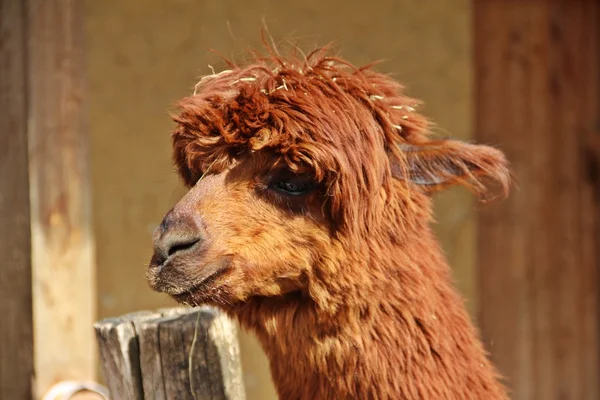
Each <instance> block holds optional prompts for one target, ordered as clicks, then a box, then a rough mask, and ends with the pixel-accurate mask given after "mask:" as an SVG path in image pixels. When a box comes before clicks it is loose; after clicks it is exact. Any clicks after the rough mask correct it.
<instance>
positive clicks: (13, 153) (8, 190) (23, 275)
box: [0, 0, 33, 399]
mask: <svg viewBox="0 0 600 400" xmlns="http://www.w3.org/2000/svg"><path fill="white" fill-rule="evenodd" d="M26 19H27V15H26V8H25V7H24V4H23V2H22V1H19V0H1V1H0V255H1V256H0V257H1V259H2V261H0V315H2V322H0V399H28V398H30V397H31V380H32V378H33V315H32V312H33V311H32V300H31V235H30V228H29V219H30V216H29V177H28V158H27V71H26V65H27V47H26V46H27V23H26Z"/></svg>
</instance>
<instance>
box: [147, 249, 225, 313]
mask: <svg viewBox="0 0 600 400" xmlns="http://www.w3.org/2000/svg"><path fill="white" fill-rule="evenodd" d="M231 260H232V256H223V257H219V258H218V259H217V260H214V261H212V262H209V263H207V264H205V265H204V266H202V267H200V268H199V269H198V267H196V266H195V267H194V268H193V269H192V268H190V269H189V271H192V270H196V271H197V272H196V273H194V276H193V277H190V276H186V275H188V274H186V271H185V270H184V271H181V270H180V271H178V272H177V273H175V274H173V275H172V276H170V277H168V276H164V277H158V276H156V277H155V278H154V279H151V286H152V287H153V289H154V290H156V291H159V292H164V293H166V294H168V295H170V296H171V297H173V298H174V299H175V300H176V301H178V302H180V303H186V302H188V301H187V300H188V299H190V298H192V297H196V296H198V295H200V294H201V293H202V292H204V291H206V290H208V289H209V288H210V287H211V285H212V284H213V283H214V282H215V281H216V280H217V279H219V278H220V277H222V276H223V275H225V274H226V273H227V272H229V271H230V269H231ZM198 270H199V271H198ZM159 274H160V273H159Z"/></svg>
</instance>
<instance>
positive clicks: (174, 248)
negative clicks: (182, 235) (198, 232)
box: [167, 239, 200, 257]
mask: <svg viewBox="0 0 600 400" xmlns="http://www.w3.org/2000/svg"><path fill="white" fill-rule="evenodd" d="M198 243H200V239H194V240H192V241H189V242H185V243H173V244H172V245H171V247H169V250H168V251H167V256H168V257H171V256H172V255H173V254H175V253H178V252H180V251H185V250H189V249H191V248H192V247H194V246H195V245H196V244H198Z"/></svg>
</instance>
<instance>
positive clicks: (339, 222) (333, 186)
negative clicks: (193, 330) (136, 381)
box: [148, 51, 508, 308]
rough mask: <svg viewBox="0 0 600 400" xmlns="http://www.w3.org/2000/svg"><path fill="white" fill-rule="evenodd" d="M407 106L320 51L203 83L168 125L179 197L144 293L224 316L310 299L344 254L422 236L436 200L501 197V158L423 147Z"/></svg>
mask: <svg viewBox="0 0 600 400" xmlns="http://www.w3.org/2000/svg"><path fill="white" fill-rule="evenodd" d="M416 106H417V105H416V104H415V101H414V100H412V99H410V98H407V97H405V96H404V95H403V94H402V87H401V86H400V85H399V84H398V83H397V82H395V81H394V80H392V79H391V78H389V77H387V76H385V75H382V74H378V73H375V72H372V71H371V70H370V69H368V68H361V69H359V68H355V67H353V66H352V65H350V64H348V63H347V62H345V61H342V60H339V59H335V58H330V57H327V56H326V55H325V52H324V51H317V52H314V53H312V54H311V55H310V56H308V57H306V58H302V59H300V58H297V57H294V56H291V57H289V58H282V57H280V56H270V57H267V58H259V57H257V58H256V59H255V60H254V61H253V62H252V63H250V64H249V65H247V66H244V67H238V66H234V65H231V69H229V70H226V71H223V72H221V73H218V74H213V75H209V76H206V77H204V78H203V79H202V80H201V81H200V82H199V83H198V85H197V88H196V92H195V93H194V95H193V96H190V97H188V98H185V99H183V100H182V101H181V103H180V112H179V113H178V114H177V115H176V116H175V117H174V119H175V122H176V128H175V130H174V132H173V144H174V159H175V163H176V166H177V168H178V171H179V174H180V176H181V177H182V179H183V181H184V183H185V184H186V185H187V187H188V188H189V192H188V193H187V194H186V195H185V196H184V197H183V198H182V199H181V201H180V202H179V203H178V204H176V205H175V207H174V208H173V209H172V210H171V211H169V213H168V214H167V215H166V216H165V218H164V220H163V222H162V223H161V225H160V226H159V227H158V228H157V229H156V231H155V235H154V245H155V252H154V256H153V257H152V260H151V262H150V267H149V271H148V279H149V282H150V284H151V286H152V287H153V288H154V289H156V290H160V291H164V292H167V293H169V294H170V295H172V296H173V297H174V298H176V299H177V300H179V301H181V302H184V303H191V304H198V303H209V304H216V305H219V306H221V307H224V308H230V307H235V306H236V305H237V304H240V303H243V302H246V301H248V300H251V299H252V298H257V297H259V298H263V299H264V298H270V297H280V296H284V295H287V294H292V293H294V294H295V295H296V294H297V295H300V296H306V298H311V297H318V296H319V290H320V287H319V285H322V284H323V282H326V284H327V285H332V286H335V285H336V281H337V279H338V277H341V276H343V274H347V273H348V272H349V271H348V270H342V269H341V268H342V266H343V267H344V268H352V267H353V266H351V265H347V264H348V263H347V262H345V261H344V259H345V257H347V256H348V254H349V253H351V252H352V251H354V252H355V251H356V249H361V250H359V251H363V252H364V253H365V254H367V253H369V252H371V253H372V252H374V251H375V249H374V248H372V246H385V243H386V242H389V241H390V240H395V241H396V242H398V241H401V240H402V238H403V237H404V236H405V235H408V234H410V230H411V227H414V226H416V225H420V224H426V223H427V222H428V218H429V202H428V200H427V199H428V195H429V194H431V193H433V192H434V191H436V190H439V189H441V188H443V187H446V186H448V185H451V184H454V183H460V184H463V185H465V186H467V187H469V188H471V189H474V190H475V191H482V190H483V189H484V184H483V182H484V178H491V180H494V181H496V182H499V183H500V184H501V186H502V187H503V188H506V185H507V181H508V172H507V169H506V162H505V160H504V157H503V156H502V154H501V153H500V152H499V151H497V150H495V149H493V148H490V147H486V146H481V145H474V144H466V143H461V142H458V141H452V140H433V139H431V138H430V137H429V135H428V130H427V122H426V120H425V119H424V118H423V117H422V116H420V115H419V114H418V113H417V112H416V111H415V107H416ZM356 268H358V266H356ZM355 272H356V271H354V272H351V273H355ZM356 273H359V272H356ZM360 274H368V271H361V272H360ZM317 281H318V283H317Z"/></svg>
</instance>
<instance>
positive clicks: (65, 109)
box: [27, 0, 96, 397]
mask: <svg viewBox="0 0 600 400" xmlns="http://www.w3.org/2000/svg"><path fill="white" fill-rule="evenodd" d="M83 23H84V21H83V2H81V1H77V0H29V1H28V30H29V42H28V43H29V58H28V63H29V65H28V69H27V70H28V81H29V113H30V115H29V155H30V160H29V162H30V164H29V165H30V175H29V176H30V183H31V221H32V222H31V227H32V245H33V255H32V257H33V292H34V296H33V300H34V321H35V323H34V326H35V331H34V337H35V343H36V350H35V370H36V393H37V394H36V397H39V396H40V395H41V394H43V393H44V392H45V391H46V390H47V389H48V388H49V387H50V386H51V385H53V384H55V383H57V382H59V381H61V380H64V379H77V380H93V379H94V378H95V368H96V358H95V354H96V348H95V346H94V344H95V341H94V336H93V335H94V333H93V329H92V328H91V327H92V324H93V322H94V320H95V317H94V314H95V300H96V295H95V293H96V290H95V288H96V283H95V279H94V278H95V273H94V272H95V271H94V255H93V238H92V233H91V215H90V203H91V194H90V185H89V157H88V135H87V126H86V119H87V108H86V102H85V79H84V73H85V65H84V43H83V33H84V29H83Z"/></svg>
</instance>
